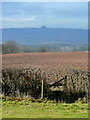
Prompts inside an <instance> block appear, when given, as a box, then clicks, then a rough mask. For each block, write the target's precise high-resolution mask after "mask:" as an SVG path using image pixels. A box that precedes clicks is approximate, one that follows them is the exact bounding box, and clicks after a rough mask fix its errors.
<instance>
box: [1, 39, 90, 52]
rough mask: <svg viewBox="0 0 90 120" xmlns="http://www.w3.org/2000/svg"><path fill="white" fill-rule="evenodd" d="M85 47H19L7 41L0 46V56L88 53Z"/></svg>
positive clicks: (19, 45)
mask: <svg viewBox="0 0 90 120" xmlns="http://www.w3.org/2000/svg"><path fill="white" fill-rule="evenodd" d="M88 50H90V49H88V47H87V46H68V45H63V46H62V45H60V46H59V45H58V46H57V45H56V44H55V45H53V46H52V45H50V44H49V45H48V44H47V45H39V46H38V45H36V46H29V45H21V44H18V43H16V42H15V41H8V42H6V43H3V44H0V51H1V53H0V54H12V53H27V52H80V51H88Z"/></svg>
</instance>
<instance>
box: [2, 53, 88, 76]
mask: <svg viewBox="0 0 90 120" xmlns="http://www.w3.org/2000/svg"><path fill="white" fill-rule="evenodd" d="M2 65H3V68H7V67H8V68H18V69H21V68H28V67H31V68H41V70H44V71H45V72H46V73H47V74H48V73H49V75H50V74H54V72H55V73H56V72H59V75H60V76H63V75H65V74H67V73H70V72H71V73H72V72H73V71H87V68H88V53H87V52H51V53H50V52H48V53H21V54H7V55H2ZM57 74H58V73H57Z"/></svg>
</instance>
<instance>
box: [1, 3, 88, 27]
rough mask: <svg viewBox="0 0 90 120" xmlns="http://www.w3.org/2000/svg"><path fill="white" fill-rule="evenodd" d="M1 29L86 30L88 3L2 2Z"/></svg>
mask: <svg viewBox="0 0 90 120" xmlns="http://www.w3.org/2000/svg"><path fill="white" fill-rule="evenodd" d="M2 20H3V24H2V27H4V28H21V27H24V28H26V27H41V26H47V27H58V28H84V29H87V28H88V2H2Z"/></svg>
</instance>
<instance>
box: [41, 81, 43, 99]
mask: <svg viewBox="0 0 90 120" xmlns="http://www.w3.org/2000/svg"><path fill="white" fill-rule="evenodd" d="M41 99H43V80H42V86H41Z"/></svg>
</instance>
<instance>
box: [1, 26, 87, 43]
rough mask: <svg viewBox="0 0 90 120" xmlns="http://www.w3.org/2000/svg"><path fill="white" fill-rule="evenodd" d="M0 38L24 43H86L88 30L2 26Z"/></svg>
mask: <svg viewBox="0 0 90 120" xmlns="http://www.w3.org/2000/svg"><path fill="white" fill-rule="evenodd" d="M2 35H3V37H2V40H3V42H7V41H10V40H14V41H16V42H17V43H22V44H24V45H30V44H35V43H36V44H37V43H38V44H40V43H54V44H55V43H65V44H84V45H85V44H87V43H88V30H86V29H71V28H47V27H41V28H3V29H2Z"/></svg>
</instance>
